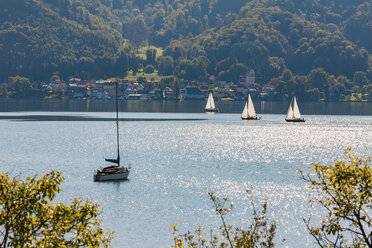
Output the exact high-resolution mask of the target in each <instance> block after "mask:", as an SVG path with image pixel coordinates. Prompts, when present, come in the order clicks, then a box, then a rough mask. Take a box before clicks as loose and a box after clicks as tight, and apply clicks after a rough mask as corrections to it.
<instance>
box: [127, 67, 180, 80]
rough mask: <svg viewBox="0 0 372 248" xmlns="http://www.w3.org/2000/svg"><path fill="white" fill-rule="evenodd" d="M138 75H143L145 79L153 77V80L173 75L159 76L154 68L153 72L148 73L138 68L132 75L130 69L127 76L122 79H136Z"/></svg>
mask: <svg viewBox="0 0 372 248" xmlns="http://www.w3.org/2000/svg"><path fill="white" fill-rule="evenodd" d="M139 77H145V78H146V79H147V80H151V79H154V80H157V81H160V80H162V79H165V78H171V77H173V76H160V75H159V74H158V71H157V70H155V72H154V73H151V74H149V73H145V72H143V71H142V69H140V70H139V72H138V73H137V74H136V75H133V71H132V70H130V71H129V73H128V76H126V77H125V78H124V80H128V81H137V78H139Z"/></svg>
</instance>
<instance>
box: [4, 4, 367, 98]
mask: <svg viewBox="0 0 372 248" xmlns="http://www.w3.org/2000/svg"><path fill="white" fill-rule="evenodd" d="M371 15H372V4H371V3H370V2H369V1H366V0H356V1H352V2H350V1H347V0H341V1H340V0H338V1H336V0H322V1H315V0H311V1H299V0H263V1H262V0H251V1H248V2H247V1H243V0H239V1H238V0H237V1H234V2H233V3H232V2H231V1H228V0H191V1H186V0H168V1H160V0H153V1H142V0H134V1H123V0H92V1H88V2H87V1H83V0H62V1H58V2H56V1H52V0H16V1H4V2H1V4H0V30H1V32H0V53H1V54H2V56H1V57H0V68H1V70H0V80H1V82H5V81H7V79H8V77H9V76H15V75H22V76H25V77H28V78H31V79H32V80H48V79H50V78H51V76H52V75H53V73H55V72H58V73H59V75H60V77H61V78H64V79H66V78H68V77H69V76H74V77H75V76H76V77H82V78H93V77H95V78H104V77H116V76H119V77H123V76H125V75H126V74H127V72H128V71H129V70H132V71H134V72H137V71H138V70H139V69H140V68H145V67H146V66H148V65H150V64H151V65H152V66H153V67H154V68H155V69H157V70H158V71H159V73H160V74H162V75H175V76H177V77H180V78H183V79H187V80H201V81H207V79H208V78H209V77H210V76H212V75H213V76H214V78H216V79H217V80H223V81H227V82H237V80H238V79H239V76H240V75H242V74H245V71H247V70H249V69H251V68H253V69H254V70H255V71H256V75H257V77H258V78H257V80H256V81H257V82H258V83H260V84H265V83H268V82H270V81H271V80H272V79H273V78H277V77H280V76H281V75H282V72H283V70H286V69H288V70H290V71H291V72H292V74H293V78H294V79H292V81H290V80H289V81H288V80H287V79H286V78H284V79H281V81H282V82H286V83H288V84H291V86H290V88H291V89H290V90H291V91H293V89H292V88H293V87H295V85H297V86H298V87H299V88H301V90H302V92H305V93H303V94H306V91H311V94H310V95H313V94H316V93H315V92H317V91H316V90H314V89H315V88H316V89H318V90H319V91H320V92H321V94H324V95H322V96H321V98H324V97H325V98H328V99H335V98H337V97H336V96H337V95H340V94H341V95H342V94H343V93H344V92H343V86H344V87H345V89H346V90H351V88H352V87H354V86H355V85H356V86H358V87H359V88H360V89H361V88H363V87H364V86H365V85H367V84H368V83H370V81H371V79H372V66H371V64H372V63H371V59H369V57H370V56H371V55H370V54H371V53H372V47H371V44H372V41H371V37H372V22H371V20H372V18H371ZM142 45H155V46H161V47H163V48H164V54H156V52H155V51H156V50H152V49H149V50H148V51H147V53H146V58H145V60H144V58H143V57H142V58H141V57H138V56H136V53H135V51H136V49H137V48H138V47H139V46H142ZM368 60H370V62H368ZM317 68H323V70H324V72H325V73H326V74H328V75H330V76H332V75H333V76H334V80H333V79H332V80H331V79H330V80H328V82H327V83H324V82H323V83H321V82H316V83H312V82H311V83H309V84H306V83H304V82H303V80H300V79H299V78H300V77H303V76H307V75H309V73H310V72H311V71H312V70H314V69H317ZM342 76H345V77H346V78H347V80H349V81H350V82H351V83H345V82H344V81H345V78H340V80H341V79H342V80H341V81H342V82H341V81H340V80H338V78H339V77H342ZM347 80H346V81H347ZM334 83H335V84H336V85H334ZM315 84H319V85H316V86H314V85H315ZM349 84H354V85H352V86H350V85H349ZM297 86H296V87H297ZM349 86H350V87H349ZM349 88H350V89H349ZM310 98H311V99H313V97H310ZM310 98H309V99H310ZM315 98H317V97H315Z"/></svg>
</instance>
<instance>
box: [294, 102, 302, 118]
mask: <svg viewBox="0 0 372 248" xmlns="http://www.w3.org/2000/svg"><path fill="white" fill-rule="evenodd" d="M293 118H295V119H301V114H300V109H299V108H298V106H297V101H296V97H293Z"/></svg>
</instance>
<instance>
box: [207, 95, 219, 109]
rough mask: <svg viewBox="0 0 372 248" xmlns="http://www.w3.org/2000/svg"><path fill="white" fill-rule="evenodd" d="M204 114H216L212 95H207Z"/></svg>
mask: <svg viewBox="0 0 372 248" xmlns="http://www.w3.org/2000/svg"><path fill="white" fill-rule="evenodd" d="M205 112H218V109H217V108H216V105H215V104H214V100H213V94H212V93H209V96H208V100H207V104H206V105H205Z"/></svg>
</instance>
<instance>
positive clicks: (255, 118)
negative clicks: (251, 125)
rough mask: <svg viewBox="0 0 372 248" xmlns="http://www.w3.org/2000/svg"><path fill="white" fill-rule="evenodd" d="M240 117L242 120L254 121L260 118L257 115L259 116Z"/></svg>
mask: <svg viewBox="0 0 372 248" xmlns="http://www.w3.org/2000/svg"><path fill="white" fill-rule="evenodd" d="M241 118H242V120H256V121H258V120H261V117H259V116H256V117H241Z"/></svg>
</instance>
